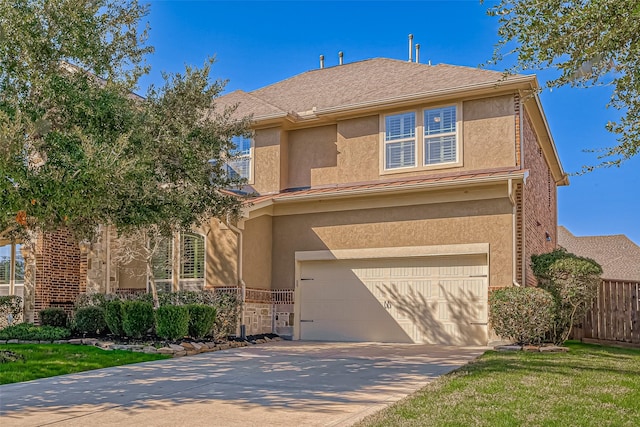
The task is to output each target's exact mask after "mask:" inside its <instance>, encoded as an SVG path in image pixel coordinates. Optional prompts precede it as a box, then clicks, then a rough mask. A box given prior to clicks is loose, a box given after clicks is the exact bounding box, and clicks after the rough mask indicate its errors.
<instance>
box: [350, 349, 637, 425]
mask: <svg viewBox="0 0 640 427" xmlns="http://www.w3.org/2000/svg"><path fill="white" fill-rule="evenodd" d="M568 346H569V347H570V348H571V350H570V352H569V353H553V354H549V353H525V352H508V353H498V352H494V351H489V352H487V353H485V354H484V355H483V356H482V357H480V358H479V359H478V360H477V361H476V362H474V363H471V364H469V365H467V366H464V367H462V368H461V369H458V370H457V371H455V372H453V373H451V374H449V375H446V376H444V377H441V378H439V379H438V380H436V381H434V382H432V383H430V384H429V385H427V386H426V387H425V388H423V389H422V390H420V391H418V392H417V393H415V394H413V395H411V396H409V397H408V398H406V399H404V400H402V401H400V402H398V403H396V404H395V405H392V406H391V407H389V408H387V409H385V410H383V411H380V412H378V413H377V414H374V415H372V416H370V417H368V418H366V419H365V420H363V421H362V422H361V423H360V424H358V425H359V426H400V425H401V426H520V425H523V426H598V427H599V426H640V350H627V349H619V348H613V347H601V346H596V345H588V344H581V343H577V342H570V343H569V344H568Z"/></svg>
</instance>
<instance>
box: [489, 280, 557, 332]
mask: <svg viewBox="0 0 640 427" xmlns="http://www.w3.org/2000/svg"><path fill="white" fill-rule="evenodd" d="M489 308H490V311H489V322H490V324H491V326H492V327H493V329H494V330H495V332H496V334H498V335H500V336H501V337H503V338H509V339H512V340H514V341H515V342H516V343H518V344H539V343H541V342H542V341H543V340H544V337H545V335H546V334H547V333H548V332H549V330H550V329H551V327H552V325H553V320H554V313H555V303H554V300H553V297H552V296H551V294H550V293H549V292H547V291H545V290H543V289H539V288H523V287H515V286H514V287H509V288H505V289H499V290H496V291H493V292H492V293H491V295H490V296H489Z"/></svg>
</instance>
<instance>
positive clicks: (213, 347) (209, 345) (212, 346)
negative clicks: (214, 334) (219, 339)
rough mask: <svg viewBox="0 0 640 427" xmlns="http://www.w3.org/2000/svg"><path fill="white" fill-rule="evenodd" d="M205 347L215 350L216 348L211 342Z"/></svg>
mask: <svg viewBox="0 0 640 427" xmlns="http://www.w3.org/2000/svg"><path fill="white" fill-rule="evenodd" d="M205 345H206V346H207V347H209V348H210V349H215V348H216V347H217V345H216V343H215V342H213V341H211V342H208V343H206V344H205Z"/></svg>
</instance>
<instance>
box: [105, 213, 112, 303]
mask: <svg viewBox="0 0 640 427" xmlns="http://www.w3.org/2000/svg"><path fill="white" fill-rule="evenodd" d="M104 241H105V244H106V245H107V248H106V254H105V258H106V259H105V261H106V264H107V265H106V267H105V275H106V276H107V277H106V278H105V284H104V290H105V293H107V294H109V293H111V230H110V227H109V226H108V225H107V226H106V227H105V237H104Z"/></svg>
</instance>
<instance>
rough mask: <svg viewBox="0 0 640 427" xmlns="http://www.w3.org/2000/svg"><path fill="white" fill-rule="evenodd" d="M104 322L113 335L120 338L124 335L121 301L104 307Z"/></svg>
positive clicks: (115, 301) (108, 303) (109, 303)
mask: <svg viewBox="0 0 640 427" xmlns="http://www.w3.org/2000/svg"><path fill="white" fill-rule="evenodd" d="M104 321H105V322H106V324H107V327H108V328H109V331H111V333H112V334H113V335H115V336H118V337H119V336H122V335H124V329H123V328H122V302H121V301H119V300H113V301H109V302H107V303H106V304H105V305H104Z"/></svg>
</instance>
